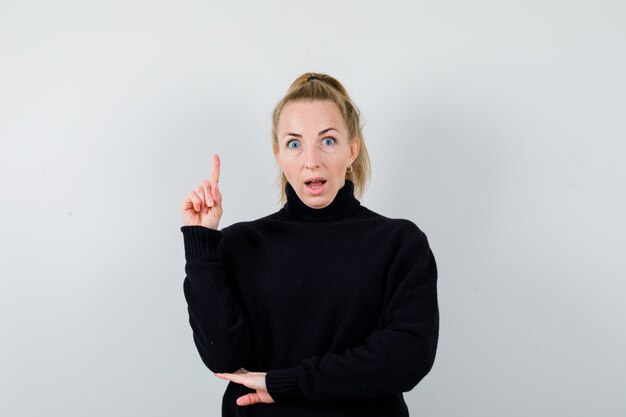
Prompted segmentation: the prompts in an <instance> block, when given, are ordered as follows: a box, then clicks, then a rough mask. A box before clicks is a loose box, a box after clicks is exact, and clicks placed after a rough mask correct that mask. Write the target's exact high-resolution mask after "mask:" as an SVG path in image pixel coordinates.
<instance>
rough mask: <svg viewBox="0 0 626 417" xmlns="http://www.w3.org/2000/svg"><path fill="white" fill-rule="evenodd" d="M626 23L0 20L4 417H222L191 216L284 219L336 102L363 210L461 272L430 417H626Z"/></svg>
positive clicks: (446, 18)
mask: <svg viewBox="0 0 626 417" xmlns="http://www.w3.org/2000/svg"><path fill="white" fill-rule="evenodd" d="M625 51H626V3H624V2H623V1H618V0H616V1H607V0H603V1H598V0H596V1H591V0H589V1H571V0H570V1H565V0H563V1H555V0H548V1H547V0H532V1H524V2H521V1H458V0H457V1H419V2H417V1H403V2H400V1H395V2H393V1H389V2H384V5H383V2H373V1H372V2H367V1H319V0H318V1H315V2H311V1H307V2H300V1H263V2H252V1H250V2H241V1H238V2H223V1H222V2H209V1H199V0H198V1H180V0H178V1H158V2H157V1H129V0H124V1H101V2H93V1H92V2H88V1H24V0H22V1H7V0H0V186H1V195H2V204H1V205H0V210H1V211H0V227H1V232H0V239H1V240H0V254H1V255H0V257H1V261H0V334H1V335H2V336H1V337H2V342H1V343H0V375H1V377H0V414H1V415H3V416H12V417H23V416H64V417H70V416H72V417H73V416H76V417H78V416H81V417H82V416H94V417H95V416H116V417H117V416H137V415H150V416H206V415H218V414H219V410H220V406H221V397H222V393H223V391H224V389H225V387H226V384H227V382H226V381H223V380H221V379H218V378H216V377H215V376H213V375H212V374H211V373H210V371H209V370H208V369H206V368H205V367H204V365H203V364H202V362H201V360H200V358H199V355H198V354H197V352H196V350H195V346H194V344H193V340H192V336H191V328H190V326H189V324H188V321H187V320H188V318H187V311H186V304H185V301H184V297H183V292H182V281H183V278H184V253H183V241H182V234H181V232H180V230H179V228H180V226H181V221H182V220H181V215H180V211H179V208H180V203H181V202H182V200H183V198H184V197H185V195H186V194H187V193H188V192H189V191H191V189H193V188H194V187H195V186H196V185H197V184H198V183H199V182H200V181H201V180H202V179H203V178H205V177H208V175H209V172H210V163H211V155H212V153H214V152H216V153H218V154H219V155H220V157H221V159H222V176H221V181H220V183H221V189H222V193H223V195H224V208H225V214H224V216H223V218H222V222H221V227H223V226H226V225H229V224H232V223H234V222H238V221H244V220H252V219H256V218H258V217H261V216H264V215H267V214H269V213H272V212H274V211H276V210H278V209H279V208H280V207H279V206H278V195H279V194H278V189H277V188H275V187H274V179H275V176H276V169H277V168H276V166H275V162H274V159H273V157H272V153H271V147H270V127H271V124H270V116H271V111H272V110H273V107H274V105H275V104H276V103H277V101H278V100H279V99H280V97H281V96H282V94H284V93H285V92H286V90H287V88H288V87H289V85H290V84H291V82H292V81H293V80H294V79H295V78H296V77H297V76H299V75H300V74H302V73H304V72H307V71H317V72H324V73H328V74H330V75H333V76H335V77H337V78H338V79H339V80H340V81H341V82H342V83H343V84H344V85H345V86H346V88H347V89H348V91H349V92H350V94H351V95H352V97H353V99H354V100H355V102H356V103H357V105H358V106H359V108H360V109H361V112H362V114H363V123H364V135H365V140H366V144H367V146H368V149H369V151H370V153H371V159H372V173H373V178H372V182H371V184H370V186H369V188H368V191H367V193H366V194H365V197H364V198H363V199H362V204H363V205H365V206H366V207H368V208H370V209H372V210H374V211H377V212H379V213H381V214H384V215H386V216H388V217H402V218H408V219H411V220H412V221H414V222H415V223H416V224H417V225H418V226H419V227H420V228H421V229H422V230H423V231H424V232H425V233H426V234H427V235H428V237H429V241H430V243H431V246H432V248H433V251H434V253H435V257H436V259H437V262H438V267H439V292H440V308H441V334H440V341H439V350H438V354H437V359H436V362H435V366H434V367H433V370H432V371H431V373H430V374H429V375H428V376H427V377H426V378H425V379H424V380H423V381H422V382H421V383H420V384H419V385H418V386H417V387H416V388H415V389H413V390H412V391H411V392H409V393H407V394H405V398H406V401H407V403H408V404H409V409H410V411H411V415H412V416H431V417H434V416H441V417H448V416H481V417H484V416H487V417H500V416H505V415H506V416H509V417H516V416H520V417H521V416H534V417H537V416H576V417H583V416H602V417H607V416H623V415H624V414H625V413H626V399H625V398H626V397H624V395H623V393H624V390H625V387H626V385H625V383H624V374H625V373H626V361H625V360H624V349H625V345H626V344H625V342H626V334H625V331H624V328H625V325H624V315H625V313H626V308H625V307H624V292H625V291H626V283H625V280H624V279H625V278H626V262H625V261H624V256H623V255H624V252H625V249H626V225H625V215H624V213H626V194H625V190H626V167H625V164H624V160H625V154H626V145H625V143H626V142H625V140H626V123H625V115H626V77H625V74H626V53H625Z"/></svg>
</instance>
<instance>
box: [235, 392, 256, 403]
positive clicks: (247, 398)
mask: <svg viewBox="0 0 626 417" xmlns="http://www.w3.org/2000/svg"><path fill="white" fill-rule="evenodd" d="M260 402H261V398H259V394H257V393H256V392H252V393H250V394H246V395H244V396H243V397H239V398H237V405H252V404H256V403H260Z"/></svg>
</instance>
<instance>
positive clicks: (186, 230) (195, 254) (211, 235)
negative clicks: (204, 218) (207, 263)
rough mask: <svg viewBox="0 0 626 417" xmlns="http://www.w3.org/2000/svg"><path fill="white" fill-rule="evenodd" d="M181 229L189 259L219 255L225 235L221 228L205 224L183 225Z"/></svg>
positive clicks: (186, 257)
mask: <svg viewBox="0 0 626 417" xmlns="http://www.w3.org/2000/svg"><path fill="white" fill-rule="evenodd" d="M180 231H181V232H183V240H184V242H185V259H186V260H187V261H189V260H191V259H197V258H201V257H203V256H210V255H217V248H218V246H219V243H220V241H221V240H222V237H223V235H222V231H221V230H215V229H209V228H208V227H204V226H182V227H181V228H180Z"/></svg>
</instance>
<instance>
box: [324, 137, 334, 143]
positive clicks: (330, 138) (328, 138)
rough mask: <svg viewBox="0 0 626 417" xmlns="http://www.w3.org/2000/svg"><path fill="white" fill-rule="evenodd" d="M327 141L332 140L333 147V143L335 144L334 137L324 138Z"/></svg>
mask: <svg viewBox="0 0 626 417" xmlns="http://www.w3.org/2000/svg"><path fill="white" fill-rule="evenodd" d="M326 139H331V140H332V143H330V145H332V144H333V143H335V138H333V137H332V136H328V137H325V138H324V141H325V140H326Z"/></svg>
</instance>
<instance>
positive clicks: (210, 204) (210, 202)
mask: <svg viewBox="0 0 626 417" xmlns="http://www.w3.org/2000/svg"><path fill="white" fill-rule="evenodd" d="M212 205H213V199H212V198H209V206H212Z"/></svg>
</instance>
